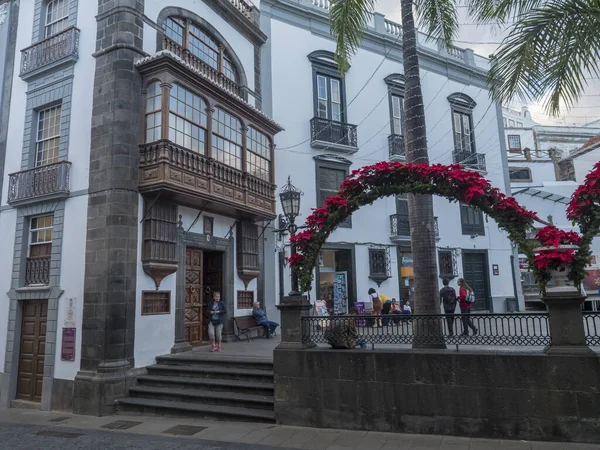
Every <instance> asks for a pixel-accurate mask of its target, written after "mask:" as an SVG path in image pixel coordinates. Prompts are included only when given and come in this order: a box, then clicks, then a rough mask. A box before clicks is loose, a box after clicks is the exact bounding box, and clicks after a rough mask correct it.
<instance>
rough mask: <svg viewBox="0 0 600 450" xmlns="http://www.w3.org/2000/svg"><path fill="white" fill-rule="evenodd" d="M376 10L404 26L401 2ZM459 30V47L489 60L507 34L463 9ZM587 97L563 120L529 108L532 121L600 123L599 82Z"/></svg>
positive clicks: (385, 2)
mask: <svg viewBox="0 0 600 450" xmlns="http://www.w3.org/2000/svg"><path fill="white" fill-rule="evenodd" d="M375 9H376V10H377V11H378V12H381V13H382V14H385V16H386V18H387V19H389V20H392V21H394V22H398V23H401V21H402V18H401V15H400V0H378V1H377V4H376V6H375ZM459 23H460V24H461V25H460V31H459V36H458V38H457V40H456V46H457V47H461V48H471V49H473V50H474V51H475V53H477V54H479V55H481V56H485V57H488V56H489V55H491V54H493V53H494V51H495V50H496V49H497V48H498V46H499V45H498V43H499V42H500V41H501V40H502V39H503V38H504V37H505V36H506V35H507V34H508V33H507V32H506V31H504V32H501V30H498V28H497V27H496V26H493V25H487V26H479V25H475V24H474V23H473V20H471V19H469V18H468V17H467V15H466V10H465V9H464V8H460V9H459ZM588 82H589V85H588V88H587V89H586V91H585V95H584V96H583V97H582V98H581V100H580V101H579V103H578V104H577V105H576V106H575V107H574V108H573V109H571V110H570V111H569V110H564V111H561V117H560V118H555V117H549V116H548V115H546V114H545V112H544V108H543V107H542V105H540V104H529V105H526V106H527V107H528V109H529V111H530V112H531V115H532V118H533V120H535V121H536V122H538V123H541V124H544V125H574V124H577V125H582V124H585V123H588V122H592V121H594V120H600V80H589V81H588ZM505 106H510V107H512V108H513V109H516V110H520V109H521V106H523V104H522V103H520V102H518V101H515V102H513V103H512V104H510V105H505Z"/></svg>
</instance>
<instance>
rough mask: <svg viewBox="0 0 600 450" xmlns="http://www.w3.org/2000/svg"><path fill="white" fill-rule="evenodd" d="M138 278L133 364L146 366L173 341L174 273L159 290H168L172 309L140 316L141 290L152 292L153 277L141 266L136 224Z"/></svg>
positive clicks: (141, 204)
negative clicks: (167, 312)
mask: <svg viewBox="0 0 600 450" xmlns="http://www.w3.org/2000/svg"><path fill="white" fill-rule="evenodd" d="M143 215H144V201H143V199H142V197H141V196H140V199H139V207H138V217H143ZM137 261H138V265H137V274H136V276H137V280H136V292H135V303H136V307H135V343H134V351H133V353H134V358H135V367H145V366H148V365H150V364H154V363H155V362H156V360H155V358H156V356H158V355H164V354H168V353H171V347H173V344H174V342H175V301H176V281H177V277H176V274H172V275H169V276H167V277H166V278H165V279H164V280H163V281H162V282H161V284H160V290H161V291H171V312H170V313H169V314H157V315H150V316H142V291H154V290H156V285H155V283H154V280H153V279H152V278H151V277H150V276H149V275H147V274H146V273H145V272H144V269H143V268H142V226H141V225H140V226H138V250H137Z"/></svg>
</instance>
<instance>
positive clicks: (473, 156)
mask: <svg viewBox="0 0 600 450" xmlns="http://www.w3.org/2000/svg"><path fill="white" fill-rule="evenodd" d="M452 156H453V158H454V163H455V164H461V165H463V166H465V167H466V168H467V169H473V170H480V171H482V172H485V155H484V154H482V153H471V152H465V151H456V150H455V151H454V152H453V153H452Z"/></svg>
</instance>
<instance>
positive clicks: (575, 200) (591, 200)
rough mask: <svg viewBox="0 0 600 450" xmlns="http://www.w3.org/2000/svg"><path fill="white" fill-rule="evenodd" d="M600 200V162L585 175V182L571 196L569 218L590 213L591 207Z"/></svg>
mask: <svg viewBox="0 0 600 450" xmlns="http://www.w3.org/2000/svg"><path fill="white" fill-rule="evenodd" d="M599 201H600V162H598V163H596V165H595V166H594V168H593V169H592V171H591V172H590V173H588V174H587V176H586V177H585V181H584V183H583V184H582V185H581V186H579V187H578V188H577V189H576V190H575V192H573V195H572V196H571V202H570V203H569V206H568V207H567V218H568V219H569V220H578V219H580V218H582V217H583V216H586V215H588V214H589V213H590V209H591V208H592V207H593V206H594V204H595V205H598V203H599Z"/></svg>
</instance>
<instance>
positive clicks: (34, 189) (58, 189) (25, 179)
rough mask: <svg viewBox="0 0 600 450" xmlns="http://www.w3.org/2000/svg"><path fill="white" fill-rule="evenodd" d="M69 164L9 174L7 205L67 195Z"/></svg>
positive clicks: (49, 165) (46, 166)
mask: <svg viewBox="0 0 600 450" xmlns="http://www.w3.org/2000/svg"><path fill="white" fill-rule="evenodd" d="M70 171H71V163H70V162H69V161H61V162H58V163H54V164H47V165H45V166H39V167H34V168H33V169H28V170H23V171H21V172H16V173H11V174H10V175H9V180H8V203H11V204H12V203H17V202H25V201H27V200H31V199H35V198H40V197H45V196H57V195H68V194H69V175H70Z"/></svg>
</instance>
